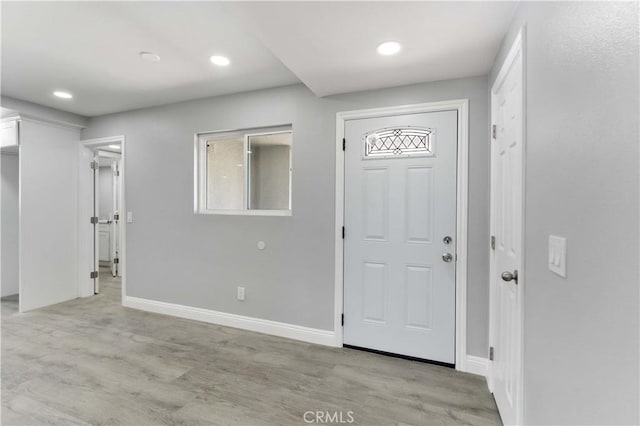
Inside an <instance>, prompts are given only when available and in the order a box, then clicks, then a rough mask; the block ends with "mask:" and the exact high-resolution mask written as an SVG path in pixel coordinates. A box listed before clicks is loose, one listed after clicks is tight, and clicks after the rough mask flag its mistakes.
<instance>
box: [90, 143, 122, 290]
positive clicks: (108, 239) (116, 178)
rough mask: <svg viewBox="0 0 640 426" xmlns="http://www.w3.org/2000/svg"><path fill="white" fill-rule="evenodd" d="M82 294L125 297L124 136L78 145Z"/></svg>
mask: <svg viewBox="0 0 640 426" xmlns="http://www.w3.org/2000/svg"><path fill="white" fill-rule="evenodd" d="M78 190H79V203H78V205H79V232H78V235H79V239H80V241H79V265H80V270H79V274H80V294H81V295H82V296H85V297H86V296H91V295H94V294H107V295H109V296H112V297H114V298H118V299H121V297H122V295H123V294H124V286H123V278H124V241H125V240H124V234H125V229H124V226H123V219H124V217H123V210H124V138H123V137H121V136H118V137H113V138H103V139H95V140H86V141H81V144H80V155H79V186H78Z"/></svg>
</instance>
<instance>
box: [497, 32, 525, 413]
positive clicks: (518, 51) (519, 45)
mask: <svg viewBox="0 0 640 426" xmlns="http://www.w3.org/2000/svg"><path fill="white" fill-rule="evenodd" d="M525 37H526V32H525V27H522V28H520V30H519V31H518V34H517V36H516V38H515V40H514V41H513V44H512V45H511V48H510V49H509V53H508V54H507V56H506V57H505V59H504V61H503V62H502V65H500V71H499V72H498V75H497V77H496V79H495V81H494V83H493V85H492V86H491V92H490V94H489V95H490V99H489V101H490V103H491V123H496V121H497V120H496V113H497V110H496V103H495V102H494V96H495V93H496V90H497V89H498V88H499V87H500V85H501V84H502V83H503V81H504V79H505V78H506V77H507V75H508V73H509V69H510V68H511V65H512V64H513V62H514V61H515V60H516V59H517V57H518V55H521V58H522V176H523V178H522V200H523V201H522V202H523V209H522V241H521V244H522V248H521V253H522V259H521V265H520V270H519V271H518V287H519V288H520V289H521V290H520V298H519V302H520V339H519V340H520V358H519V360H518V362H519V363H520V374H519V376H520V377H519V380H518V387H519V388H518V389H517V390H516V395H517V398H518V402H517V404H518V409H517V410H516V424H519V425H521V424H524V319H525V317H524V306H525V304H524V298H525V294H526V291H525V288H526V287H525V286H526V262H525V259H526V257H525V244H524V241H525V219H526V213H525V209H524V204H526V201H525V200H526V198H525V194H526V191H525V187H526V164H527V144H526V140H527V131H526V129H527V120H526V117H527V114H526V107H527V102H526V94H527V87H526V83H527V79H526V55H525V53H526V49H525ZM489 143H490V144H491V143H493V141H492V137H491V136H489ZM491 169H492V165H490V170H491ZM490 187H491V188H493V173H491V183H490ZM490 205H491V206H493V202H492V203H491V204H490ZM489 213H490V223H491V226H492V227H493V217H492V215H493V208H491V209H490V212H489ZM491 232H492V233H493V229H491ZM489 271H490V272H489V274H490V276H489V288H490V294H489V345H493V342H494V341H495V339H496V336H494V327H495V318H494V316H493V310H494V309H495V308H496V307H495V306H493V305H494V302H493V299H494V297H493V281H492V280H493V279H494V278H495V277H497V274H498V271H496V270H495V265H494V261H493V257H492V258H491V262H490V267H489ZM487 383H488V385H489V389H490V390H491V391H492V392H493V385H494V377H493V368H492V362H491V361H489V366H488V368H487Z"/></svg>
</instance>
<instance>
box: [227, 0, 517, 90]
mask: <svg viewBox="0 0 640 426" xmlns="http://www.w3.org/2000/svg"><path fill="white" fill-rule="evenodd" d="M516 7H517V2H486V1H476V2H456V1H449V2H447V1H444V2H443V1H423V2H396V1H391V2H277V3H270V2H260V3H243V2H240V3H234V11H235V12H236V13H237V14H239V15H241V16H242V17H243V18H244V19H245V22H247V23H249V24H250V26H251V28H252V31H253V32H254V33H255V34H256V35H257V36H258V37H260V39H261V40H262V42H263V43H264V45H265V46H267V47H268V48H269V50H271V52H273V54H275V55H276V56H277V57H278V58H279V59H280V60H281V61H282V63H283V64H285V65H286V66H287V67H288V68H289V69H290V70H291V71H292V72H293V73H294V74H296V75H297V76H298V78H299V79H300V80H302V81H303V82H304V83H305V84H306V85H307V86H308V87H309V88H310V89H311V90H312V91H313V92H314V93H315V94H316V95H318V96H327V95H333V94H338V93H347V92H355V91H359V90H367V89H378V88H382V87H393V86H399V85H405V84H412V83H419V82H424V81H437V80H445V79H452V78H461V77H470V76H478V75H485V74H487V73H488V72H489V71H490V70H491V67H492V65H493V61H494V59H495V56H496V54H497V53H498V49H499V48H500V43H501V42H502V38H503V37H504V35H505V33H506V32H507V30H508V28H509V24H510V23H511V20H512V18H513V15H514V13H515V10H516ZM274 23H279V24H282V25H274ZM284 23H286V25H284ZM292 34H295V37H292ZM389 40H394V41H398V42H400V43H401V44H402V46H403V47H402V51H401V52H400V53H399V54H398V55H397V56H381V55H378V53H377V52H376V46H377V45H378V44H380V43H382V42H384V41H389Z"/></svg>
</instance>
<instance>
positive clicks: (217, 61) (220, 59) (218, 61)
mask: <svg viewBox="0 0 640 426" xmlns="http://www.w3.org/2000/svg"><path fill="white" fill-rule="evenodd" d="M209 60H210V61H211V63H212V64H214V65H217V66H219V67H226V66H227V65H229V64H230V63H231V61H230V60H229V58H227V57H226V56H218V55H215V56H212V57H210V58H209Z"/></svg>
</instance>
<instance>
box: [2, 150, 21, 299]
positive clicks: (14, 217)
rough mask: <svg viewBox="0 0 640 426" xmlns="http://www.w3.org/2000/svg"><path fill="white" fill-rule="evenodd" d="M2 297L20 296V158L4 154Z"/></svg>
mask: <svg viewBox="0 0 640 426" xmlns="http://www.w3.org/2000/svg"><path fill="white" fill-rule="evenodd" d="M1 157H2V164H0V169H1V172H2V186H1V187H0V195H1V196H2V200H1V201H0V203H1V204H2V217H1V219H2V223H1V224H0V226H1V229H0V235H1V240H2V241H1V242H2V248H1V250H2V259H1V260H0V264H1V267H0V269H2V277H1V278H0V279H1V280H2V296H3V297H4V296H9V295H12V294H18V156H17V155H12V154H4V153H3V154H2V156H1Z"/></svg>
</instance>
